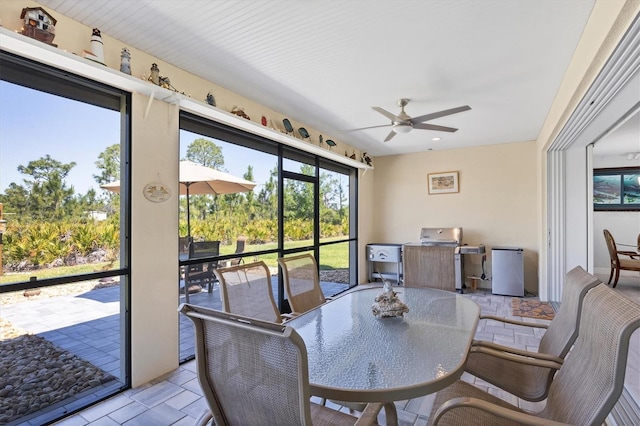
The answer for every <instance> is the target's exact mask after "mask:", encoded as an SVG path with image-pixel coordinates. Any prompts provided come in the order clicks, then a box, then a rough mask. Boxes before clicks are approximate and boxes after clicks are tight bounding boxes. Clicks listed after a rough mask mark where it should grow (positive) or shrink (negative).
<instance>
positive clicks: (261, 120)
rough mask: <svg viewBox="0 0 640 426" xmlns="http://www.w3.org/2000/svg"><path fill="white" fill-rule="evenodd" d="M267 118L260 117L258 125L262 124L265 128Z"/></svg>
mask: <svg viewBox="0 0 640 426" xmlns="http://www.w3.org/2000/svg"><path fill="white" fill-rule="evenodd" d="M267 123H268V121H267V117H265V116H264V115H263V116H262V117H260V124H262V125H263V126H265V127H267Z"/></svg>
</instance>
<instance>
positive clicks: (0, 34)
mask: <svg viewBox="0 0 640 426" xmlns="http://www.w3.org/2000/svg"><path fill="white" fill-rule="evenodd" d="M0 50H4V51H6V52H10V53H13V54H14V55H17V56H21V57H23V58H27V59H31V60H33V61H36V62H39V63H42V64H46V65H49V66H52V67H54V68H58V69H62V70H65V71H69V72H72V73H74V74H77V75H79V76H82V77H85V78H88V79H90V80H94V81H97V82H100V83H104V84H106V85H109V86H112V87H115V88H118V89H121V90H125V91H127V92H136V93H140V94H142V95H145V96H149V103H148V104H147V109H146V112H148V111H149V108H150V107H151V103H152V102H153V101H154V100H159V101H163V102H167V103H171V104H177V105H179V106H180V108H181V109H182V110H184V111H188V112H191V113H194V114H197V115H199V116H201V117H204V118H208V119H211V120H214V121H216V122H219V123H223V124H226V125H228V126H231V127H235V128H237V129H242V130H244V131H247V132H249V133H252V134H254V135H258V136H262V137H265V138H267V139H270V140H273V141H276V142H280V143H283V144H285V145H288V146H291V147H294V148H297V149H299V150H301V151H305V152H309V153H312V154H314V155H318V156H320V157H324V158H327V159H329V160H333V161H335V162H338V163H341V164H345V165H347V166H351V167H355V168H358V169H362V170H365V171H366V170H369V169H372V168H373V167H372V166H369V165H367V164H365V163H363V162H361V161H358V160H357V159H356V160H353V159H351V158H349V157H346V156H344V155H341V154H339V153H337V152H333V151H329V150H327V149H323V148H320V147H319V146H315V145H311V144H309V143H306V142H303V141H301V140H299V139H296V138H294V137H292V136H288V135H286V134H284V133H280V132H279V131H276V130H273V129H269V128H267V127H264V126H262V125H260V124H257V123H254V122H252V121H249V120H246V119H244V118H241V117H238V116H237V115H234V114H231V113H229V112H226V111H223V110H221V109H219V108H216V107H212V106H210V105H208V104H205V103H204V102H200V101H196V100H194V99H192V98H189V97H188V96H185V95H183V94H180V93H177V92H174V91H172V90H169V89H165V88H162V87H160V86H157V85H155V84H153V83H150V82H147V81H144V80H141V79H139V78H136V77H133V76H130V75H128V74H124V73H122V72H120V71H119V70H114V69H111V68H109V67H106V66H104V65H100V64H97V63H96V62H94V61H91V60H89V59H85V58H82V57H80V56H78V55H74V54H72V53H69V52H66V51H64V50H61V49H57V48H55V47H53V46H50V45H48V44H46V43H42V42H40V41H37V40H34V39H32V38H30V37H26V36H24V35H22V34H19V33H16V32H13V31H9V30H7V29H6V28H2V27H0ZM145 116H146V113H145Z"/></svg>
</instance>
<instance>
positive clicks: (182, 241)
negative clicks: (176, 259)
mask: <svg viewBox="0 0 640 426" xmlns="http://www.w3.org/2000/svg"><path fill="white" fill-rule="evenodd" d="M192 241H193V238H192V237H178V254H181V255H184V256H185V257H186V256H188V255H189V244H191V242H192Z"/></svg>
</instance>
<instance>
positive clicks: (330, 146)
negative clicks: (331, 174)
mask: <svg viewBox="0 0 640 426" xmlns="http://www.w3.org/2000/svg"><path fill="white" fill-rule="evenodd" d="M326 142H327V145H329V151H331V148H333V147H334V146H336V143H335V142H334V141H333V140H332V139H327V140H326Z"/></svg>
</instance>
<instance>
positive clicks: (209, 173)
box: [100, 160, 256, 236]
mask: <svg viewBox="0 0 640 426" xmlns="http://www.w3.org/2000/svg"><path fill="white" fill-rule="evenodd" d="M255 186H256V183H255V182H251V181H249V180H246V179H242V178H239V177H236V176H233V175H230V174H229V173H225V172H221V171H219V170H215V169H212V168H211V167H206V166H203V165H202V164H198V163H194V162H193V161H186V160H185V161H181V162H180V195H186V196H187V234H188V236H191V212H190V209H189V195H190V194H192V195H206V194H213V195H221V194H237V193H240V192H249V191H252V190H253V188H254V187H255ZM100 187H101V188H103V189H106V190H108V191H113V192H120V182H119V181H115V182H110V183H105V184H104V185H100Z"/></svg>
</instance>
